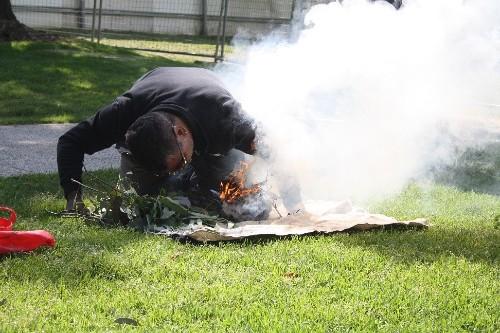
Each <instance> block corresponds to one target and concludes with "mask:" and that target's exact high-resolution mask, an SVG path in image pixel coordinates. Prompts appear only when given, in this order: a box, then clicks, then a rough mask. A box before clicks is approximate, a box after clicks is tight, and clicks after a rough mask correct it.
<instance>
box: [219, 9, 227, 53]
mask: <svg viewBox="0 0 500 333" xmlns="http://www.w3.org/2000/svg"><path fill="white" fill-rule="evenodd" d="M228 5H229V0H225V1H224V19H223V21H222V44H221V50H220V60H221V61H224V45H225V44H226V21H227V7H228Z"/></svg>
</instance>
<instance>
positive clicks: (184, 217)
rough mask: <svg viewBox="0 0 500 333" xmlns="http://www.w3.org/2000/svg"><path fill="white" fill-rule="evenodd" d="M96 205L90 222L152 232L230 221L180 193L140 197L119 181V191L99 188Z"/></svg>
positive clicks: (211, 225) (117, 188) (90, 216)
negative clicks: (193, 203) (196, 205)
mask: <svg viewBox="0 0 500 333" xmlns="http://www.w3.org/2000/svg"><path fill="white" fill-rule="evenodd" d="M93 204H94V206H95V207H93V209H92V210H91V211H92V212H93V213H92V214H90V215H89V216H88V219H91V220H95V219H98V220H99V221H101V222H102V223H103V224H104V225H127V226H131V227H133V228H136V229H138V230H142V231H148V232H155V231H156V230H159V229H162V228H165V227H174V228H175V227H180V226H183V225H189V224H198V225H199V224H201V225H206V226H210V227H215V225H216V224H217V223H227V222H229V221H227V220H226V219H224V218H221V217H219V216H217V215H211V214H209V213H208V212H207V211H205V210H204V209H202V208H200V207H194V206H191V203H190V201H189V199H188V198H187V197H184V196H179V195H178V194H177V193H171V194H169V193H168V194H166V195H165V194H160V195H157V196H149V195H144V196H140V195H138V194H137V192H136V191H135V190H134V189H133V188H132V187H130V188H128V187H127V188H126V187H125V185H124V183H123V181H122V180H118V183H117V185H116V187H115V188H112V189H108V190H106V189H104V190H103V189H99V192H98V197H97V199H96V200H95V201H94V202H93Z"/></svg>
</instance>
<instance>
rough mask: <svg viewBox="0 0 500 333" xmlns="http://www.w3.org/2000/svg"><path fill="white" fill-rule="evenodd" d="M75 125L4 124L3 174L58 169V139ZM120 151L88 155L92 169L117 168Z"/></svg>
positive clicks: (0, 138)
mask: <svg viewBox="0 0 500 333" xmlns="http://www.w3.org/2000/svg"><path fill="white" fill-rule="evenodd" d="M74 125H75V124H42V125H13V126H0V176H3V177H5V176H15V175H22V174H30V173H52V172H57V160H56V147H57V140H58V138H59V136H61V135H62V134H63V133H64V132H66V131H67V130H68V129H70V128H71V127H73V126H74ZM119 165H120V154H119V153H118V152H117V151H116V150H115V149H114V148H109V149H105V150H103V151H100V152H98V153H95V154H94V155H85V167H86V168H87V169H88V170H97V169H105V168H117V167H118V166H119Z"/></svg>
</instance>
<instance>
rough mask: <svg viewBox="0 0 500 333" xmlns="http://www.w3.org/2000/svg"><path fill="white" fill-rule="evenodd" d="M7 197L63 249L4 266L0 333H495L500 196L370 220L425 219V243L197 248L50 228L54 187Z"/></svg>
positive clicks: (364, 240) (394, 206) (4, 183)
mask: <svg viewBox="0 0 500 333" xmlns="http://www.w3.org/2000/svg"><path fill="white" fill-rule="evenodd" d="M97 174H98V176H99V177H101V178H103V177H105V178H106V179H110V178H113V177H116V173H115V172H113V171H101V172H98V173H97ZM0 188H1V189H2V190H1V191H0V202H1V203H3V204H5V205H9V206H12V207H15V208H16V209H17V211H18V213H19V218H18V224H17V228H18V229H38V228H44V229H47V230H49V231H51V232H52V233H53V234H54V235H55V236H56V238H57V241H58V243H57V247H56V249H55V250H49V249H45V250H39V251H37V252H35V253H32V254H18V255H9V256H4V257H2V258H1V259H0V276H1V280H2V287H1V288H0V331H1V332H11V331H12V332H14V331H16V332H28V331H32V332H41V331H50V332H67V331H108V330H118V329H123V328H128V329H130V330H133V331H142V332H151V331H172V330H182V331H200V330H203V331H257V332H262V331H264V332H266V331H282V332H303V331H313V332H318V331H322V332H323V331H376V330H380V331H388V332H394V331H401V332H428V331H435V332H458V331H464V332H469V331H470V332H498V330H500V279H499V277H500V269H499V244H500V230H499V222H498V221H496V222H495V217H497V218H498V214H500V198H499V197H497V196H491V195H486V194H479V193H473V192H461V191H459V190H457V189H454V188H451V187H445V186H439V185H429V186H425V187H424V186H418V185H412V186H409V187H408V188H407V189H406V190H405V191H404V192H403V193H402V194H401V195H399V196H397V197H395V198H392V199H390V200H388V201H385V202H381V203H377V204H375V205H374V206H373V207H372V210H375V211H377V212H381V213H385V214H388V215H392V216H395V217H397V218H400V219H410V218H416V217H428V218H430V221H431V223H432V225H433V226H432V227H431V228H430V229H429V230H427V231H404V232H401V231H381V232H369V233H356V234H351V235H348V234H337V235H333V236H315V237H302V238H291V239H284V240H270V241H265V242H257V243H250V242H243V243H227V244H222V245H192V244H181V243H179V242H177V241H174V240H170V239H167V238H164V237H160V236H152V235H145V234H141V233H138V232H134V231H130V230H127V229H124V228H113V229H105V228H101V227H99V226H95V225H90V224H85V223H84V222H82V221H80V220H77V219H63V218H57V217H52V216H50V215H49V214H48V213H46V212H45V209H49V210H60V209H62V207H63V204H64V203H63V200H62V199H61V197H62V193H61V191H60V189H59V188H58V185H57V179H56V176H55V175H32V176H22V177H10V178H0ZM118 318H129V319H133V320H134V321H135V322H137V324H138V326H137V327H133V326H130V325H128V324H119V323H116V322H115V321H116V320H117V319H118ZM118 321H120V320H118Z"/></svg>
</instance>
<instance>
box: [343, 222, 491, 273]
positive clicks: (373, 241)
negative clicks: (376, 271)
mask: <svg viewBox="0 0 500 333" xmlns="http://www.w3.org/2000/svg"><path fill="white" fill-rule="evenodd" d="M335 240H336V241H339V242H341V243H342V244H344V245H345V246H348V247H352V246H356V247H362V248H365V249H367V250H368V251H370V252H375V253H379V254H381V255H383V256H386V257H389V258H390V259H391V260H395V261H397V262H402V263H407V264H413V263H416V262H422V263H432V262H435V261H439V260H443V259H445V258H447V257H449V258H451V257H455V258H464V259H465V260H468V261H472V262H487V263H489V264H492V263H494V264H497V263H498V259H499V248H498V244H500V231H499V230H495V229H493V228H491V229H485V228H481V229H478V230H471V229H461V228H457V229H451V228H442V227H431V228H430V229H429V230H427V231H375V232H370V233H356V234H352V235H349V236H345V237H336V238H335Z"/></svg>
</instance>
